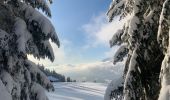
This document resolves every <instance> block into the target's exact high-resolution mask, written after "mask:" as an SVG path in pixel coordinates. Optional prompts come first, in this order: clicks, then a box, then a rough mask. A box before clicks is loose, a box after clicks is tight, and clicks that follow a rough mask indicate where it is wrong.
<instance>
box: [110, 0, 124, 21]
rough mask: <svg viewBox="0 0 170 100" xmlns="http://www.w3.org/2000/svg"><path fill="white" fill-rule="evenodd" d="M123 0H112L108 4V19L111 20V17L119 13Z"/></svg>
mask: <svg viewBox="0 0 170 100" xmlns="http://www.w3.org/2000/svg"><path fill="white" fill-rule="evenodd" d="M124 3H125V0H113V2H112V3H111V5H110V8H109V11H108V12H107V15H108V17H109V21H110V22H111V21H112V20H113V18H114V17H115V16H117V15H120V14H121V13H122V11H123V7H124Z"/></svg>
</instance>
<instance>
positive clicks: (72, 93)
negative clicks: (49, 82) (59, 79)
mask: <svg viewBox="0 0 170 100" xmlns="http://www.w3.org/2000/svg"><path fill="white" fill-rule="evenodd" d="M54 87H55V91H54V92H47V95H48V98H49V100H103V99H104V93H105V90H106V87H107V84H104V83H89V82H86V83H80V82H76V83H54Z"/></svg>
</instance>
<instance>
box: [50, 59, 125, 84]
mask: <svg viewBox="0 0 170 100" xmlns="http://www.w3.org/2000/svg"><path fill="white" fill-rule="evenodd" d="M123 66H124V63H123V62H121V63H118V64H116V65H113V63H112V61H111V60H108V61H105V62H102V61H101V62H94V63H86V64H78V65H75V66H73V65H58V66H54V67H53V68H51V69H54V70H55V71H56V72H59V73H62V74H64V75H66V76H70V77H71V78H72V79H76V80H79V81H84V80H85V81H94V80H96V81H98V82H105V81H107V80H112V79H116V78H117V77H120V76H121V75H122V73H123Z"/></svg>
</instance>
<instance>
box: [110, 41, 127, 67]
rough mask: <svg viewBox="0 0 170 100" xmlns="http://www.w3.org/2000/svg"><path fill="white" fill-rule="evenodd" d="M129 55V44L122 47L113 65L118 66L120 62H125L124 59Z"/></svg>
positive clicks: (116, 54) (115, 56)
mask: <svg viewBox="0 0 170 100" xmlns="http://www.w3.org/2000/svg"><path fill="white" fill-rule="evenodd" d="M127 53H128V48H127V44H123V45H121V46H120V48H119V49H118V50H117V52H116V53H115V55H114V60H113V63H114V64H116V63H117V62H119V61H120V62H121V61H123V58H124V57H125V56H126V55H127Z"/></svg>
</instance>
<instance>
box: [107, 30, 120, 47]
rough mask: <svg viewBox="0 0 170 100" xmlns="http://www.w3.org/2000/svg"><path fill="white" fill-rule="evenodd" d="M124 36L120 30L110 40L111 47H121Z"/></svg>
mask: <svg viewBox="0 0 170 100" xmlns="http://www.w3.org/2000/svg"><path fill="white" fill-rule="evenodd" d="M122 34H123V30H118V31H117V32H116V33H115V34H114V35H113V37H112V39H111V40H110V47H113V46H114V45H120V44H121V43H122V40H121V36H122Z"/></svg>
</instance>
